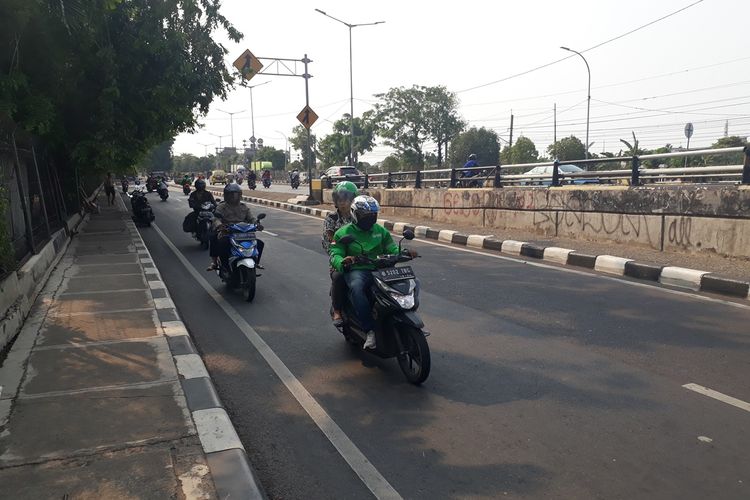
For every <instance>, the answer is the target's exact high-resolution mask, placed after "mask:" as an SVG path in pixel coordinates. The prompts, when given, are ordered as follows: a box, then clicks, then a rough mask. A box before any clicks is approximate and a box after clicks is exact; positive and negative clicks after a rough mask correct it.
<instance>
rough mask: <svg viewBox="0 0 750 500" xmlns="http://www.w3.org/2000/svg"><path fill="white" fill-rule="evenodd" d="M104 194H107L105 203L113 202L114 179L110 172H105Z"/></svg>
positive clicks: (112, 203)
mask: <svg viewBox="0 0 750 500" xmlns="http://www.w3.org/2000/svg"><path fill="white" fill-rule="evenodd" d="M104 194H106V195H107V203H108V204H109V205H114V204H115V181H114V179H113V178H112V172H110V173H108V174H107V178H106V179H104Z"/></svg>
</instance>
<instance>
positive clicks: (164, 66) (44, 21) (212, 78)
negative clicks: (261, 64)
mask: <svg viewBox="0 0 750 500" xmlns="http://www.w3.org/2000/svg"><path fill="white" fill-rule="evenodd" d="M218 30H223V31H225V32H226V33H227V34H228V36H229V38H230V39H231V40H232V41H234V42H237V41H239V40H240V39H241V37H242V35H241V34H240V33H239V32H238V31H237V30H235V29H234V27H232V25H231V24H230V23H229V22H228V21H227V20H226V19H225V18H224V17H223V16H222V15H221V13H220V11H219V5H218V3H217V2H216V1H214V0H161V1H159V2H154V1H153V0H102V1H97V2H92V1H83V0H55V1H51V0H50V1H48V0H5V1H3V2H0V69H1V71H0V113H5V114H7V115H8V116H9V117H10V118H11V120H12V121H13V122H15V123H16V124H18V125H19V126H20V127H21V128H23V129H24V130H26V131H28V132H31V133H34V134H36V135H37V136H39V137H40V139H41V140H42V142H43V143H44V144H45V145H46V146H47V147H48V150H49V154H50V156H51V157H52V159H53V161H54V164H55V165H56V166H57V168H58V169H59V170H60V175H59V177H60V178H61V179H62V180H63V182H70V180H71V179H74V178H75V175H73V173H74V170H77V171H79V172H80V174H82V175H84V176H86V175H88V176H93V177H95V176H97V175H98V174H99V173H101V172H104V171H119V172H125V171H128V170H130V169H131V168H132V166H133V165H136V164H138V163H139V162H140V161H141V160H143V159H144V158H146V157H147V156H150V152H151V150H152V148H154V147H156V146H158V145H160V144H162V143H164V141H167V140H169V139H171V138H173V137H174V136H175V135H177V134H178V133H181V132H186V131H192V130H194V129H195V128H196V125H197V123H198V120H199V119H200V118H201V116H203V115H205V114H206V113H207V112H208V108H209V105H210V103H211V102H212V101H213V100H214V98H216V97H219V98H224V97H226V95H227V91H228V89H229V88H231V86H232V84H233V81H234V78H233V76H232V74H230V73H229V71H228V70H227V67H226V64H225V62H224V56H225V54H226V53H227V51H226V49H224V47H223V46H222V45H221V44H219V43H217V42H216V41H215V40H214V39H213V36H214V33H215V32H216V31H218ZM162 159H164V158H162ZM145 161H147V162H149V161H151V160H149V159H146V160H145ZM159 166H160V167H161V168H160V169H162V168H168V167H167V166H165V165H163V164H161V165H159ZM66 187H67V191H68V192H69V193H70V192H72V193H75V192H76V189H75V187H73V186H72V185H68V186H66Z"/></svg>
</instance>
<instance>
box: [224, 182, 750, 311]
mask: <svg viewBox="0 0 750 500" xmlns="http://www.w3.org/2000/svg"><path fill="white" fill-rule="evenodd" d="M214 194H219V195H220V194H221V192H218V191H214ZM242 199H243V200H244V201H247V202H250V203H255V204H257V205H266V206H270V207H275V208H280V209H285V210H289V211H292V212H298V213H305V214H309V215H313V216H317V217H322V218H325V217H326V216H327V215H328V214H329V213H330V211H328V210H320V209H315V208H311V207H303V206H301V205H295V204H292V203H284V202H279V201H273V200H267V199H264V198H256V197H253V196H243V197H242ZM379 222H380V223H381V224H382V225H383V226H384V227H385V228H386V229H388V230H389V231H392V232H394V233H396V234H399V235H400V234H403V232H404V230H406V229H411V230H412V231H414V234H415V236H416V237H417V238H421V239H430V240H436V241H439V242H441V243H450V244H453V245H459V246H466V247H472V248H477V249H482V250H489V251H499V252H502V253H506V254H510V255H516V256H519V257H529V258H532V259H540V260H545V261H548V262H551V263H555V264H558V265H561V266H573V267H583V268H586V269H591V270H594V271H597V272H602V273H605V274H609V275H614V276H623V277H628V278H633V279H637V280H643V281H650V282H658V283H661V284H662V285H666V286H669V287H676V288H681V289H688V290H692V291H696V292H710V293H716V294H720V295H725V296H729V297H737V298H742V299H747V300H750V282H746V281H739V280H734V279H731V278H724V277H722V276H717V275H715V274H713V273H710V272H707V271H700V270H697V269H687V268H682V267H674V266H666V267H664V266H655V265H652V264H646V263H639V262H635V261H633V260H632V259H626V258H623V257H617V256H614V255H589V254H584V253H579V252H576V251H575V250H572V249H568V248H559V247H554V246H550V247H544V246H541V245H536V244H533V243H529V242H525V241H516V240H498V239H496V238H493V237H491V236H483V235H478V234H469V235H466V234H461V233H459V232H457V231H454V230H451V229H442V230H441V229H434V228H431V227H428V226H415V225H411V224H409V223H408V222H393V221H390V220H387V219H381V220H380V221H379ZM441 235H442V236H441ZM480 242H481V246H479V245H480ZM665 271H666V272H665Z"/></svg>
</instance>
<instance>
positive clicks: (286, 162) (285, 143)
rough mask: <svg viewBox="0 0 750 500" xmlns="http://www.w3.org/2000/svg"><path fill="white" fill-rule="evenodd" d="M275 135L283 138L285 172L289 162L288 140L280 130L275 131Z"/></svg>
mask: <svg viewBox="0 0 750 500" xmlns="http://www.w3.org/2000/svg"><path fill="white" fill-rule="evenodd" d="M276 133H277V134H281V135H282V136H284V170H286V168H287V166H288V162H289V139H288V138H287V136H286V134H285V133H284V132H282V131H281V130H277V131H276Z"/></svg>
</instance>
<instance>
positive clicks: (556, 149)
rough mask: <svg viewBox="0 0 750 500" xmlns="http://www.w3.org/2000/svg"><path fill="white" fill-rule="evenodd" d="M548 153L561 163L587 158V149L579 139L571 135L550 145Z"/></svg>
mask: <svg viewBox="0 0 750 500" xmlns="http://www.w3.org/2000/svg"><path fill="white" fill-rule="evenodd" d="M547 153H548V154H549V155H550V156H551V157H552V158H553V159H554V158H556V159H558V160H560V161H570V160H582V159H583V158H585V157H586V147H585V146H584V145H583V142H581V140H580V139H579V138H578V137H576V136H574V135H571V136H570V137H565V138H563V139H560V140H559V141H557V142H556V143H554V144H550V145H549V146H548V147H547Z"/></svg>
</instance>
